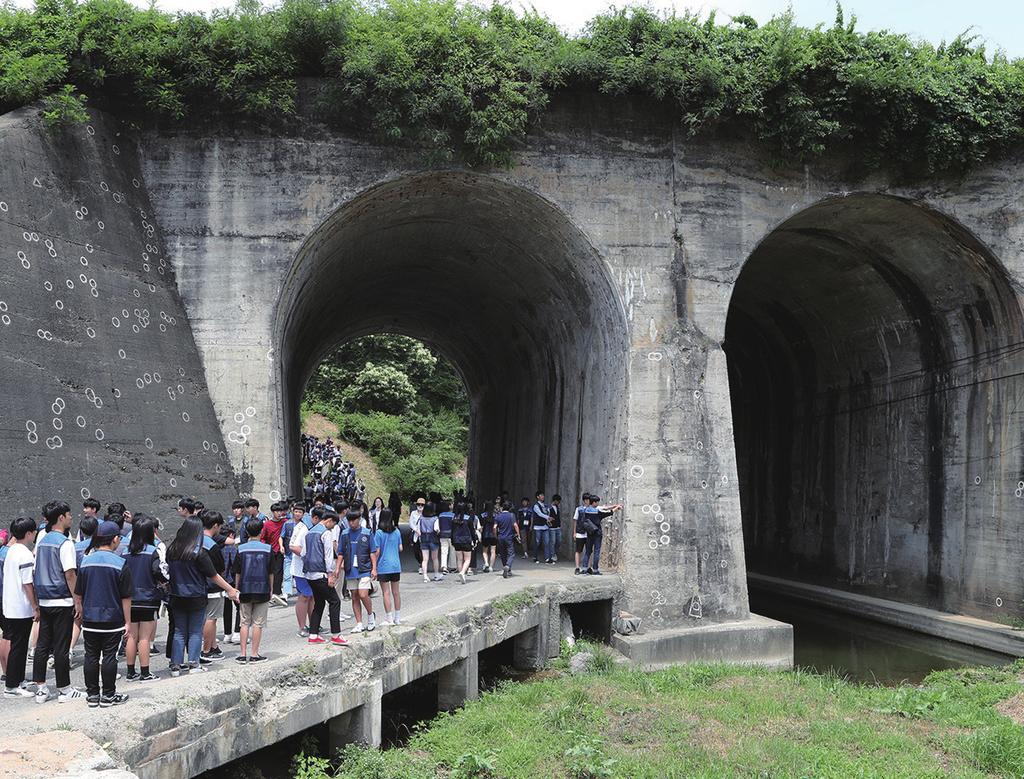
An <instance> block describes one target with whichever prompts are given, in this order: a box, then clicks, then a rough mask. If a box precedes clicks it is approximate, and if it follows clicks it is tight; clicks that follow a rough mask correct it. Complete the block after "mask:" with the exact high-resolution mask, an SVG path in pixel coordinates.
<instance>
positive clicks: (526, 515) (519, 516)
mask: <svg viewBox="0 0 1024 779" xmlns="http://www.w3.org/2000/svg"><path fill="white" fill-rule="evenodd" d="M516 524H517V525H518V526H519V546H520V548H521V549H522V551H523V559H524V560H525V559H526V558H527V556H528V555H529V552H530V545H531V543H532V542H533V534H532V533H531V532H530V528H531V527H533V509H532V508H530V499H529V498H520V500H519V510H518V511H516Z"/></svg>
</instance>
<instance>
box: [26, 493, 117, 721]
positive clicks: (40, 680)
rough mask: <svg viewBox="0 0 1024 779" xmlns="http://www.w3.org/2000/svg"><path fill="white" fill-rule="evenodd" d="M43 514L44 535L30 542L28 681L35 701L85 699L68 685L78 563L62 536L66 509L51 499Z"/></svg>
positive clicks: (72, 547) (67, 527) (68, 519)
mask: <svg viewBox="0 0 1024 779" xmlns="http://www.w3.org/2000/svg"><path fill="white" fill-rule="evenodd" d="M43 516H44V517H45V518H46V535H44V536H43V537H42V539H40V541H39V543H37V544H36V550H35V558H36V563H35V569H34V571H33V581H32V583H33V585H34V586H35V592H36V596H37V597H38V599H39V637H38V638H37V639H36V650H35V655H34V656H33V658H32V681H33V682H34V683H35V684H36V703H47V702H48V701H52V700H57V702H58V703H67V702H69V701H72V700H75V699H77V698H84V697H85V693H84V692H82V691H81V690H79V689H78V688H76V687H72V686H71V634H72V629H73V626H74V623H75V621H76V620H77V619H78V617H79V612H78V611H77V609H76V606H75V599H74V595H73V594H72V593H74V591H75V579H76V577H77V568H78V559H77V555H76V554H75V544H74V542H72V540H71V539H70V538H69V537H68V534H69V533H70V532H71V507H70V506H69V505H68V504H67V503H64V502H63V501H51V502H49V503H47V504H46V505H45V506H43ZM118 541H120V536H118ZM51 654H52V655H53V671H54V674H55V676H56V687H57V689H56V690H50V688H49V687H48V686H47V684H46V665H47V660H49V657H50V655H51Z"/></svg>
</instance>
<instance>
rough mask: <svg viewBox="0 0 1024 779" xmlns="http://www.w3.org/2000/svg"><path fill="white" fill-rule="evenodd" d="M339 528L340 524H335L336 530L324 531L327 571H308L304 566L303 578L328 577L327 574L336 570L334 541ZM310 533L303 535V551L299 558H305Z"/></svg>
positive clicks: (325, 565) (325, 566)
mask: <svg viewBox="0 0 1024 779" xmlns="http://www.w3.org/2000/svg"><path fill="white" fill-rule="evenodd" d="M314 527H315V525H314ZM337 530H338V526H337V525H335V526H334V530H328V531H326V532H324V534H323V538H322V539H321V540H322V541H323V546H324V568H325V569H326V573H320V572H319V571H315V572H311V573H307V572H306V570H305V568H303V571H302V578H304V579H308V580H310V581H312V580H314V579H326V578H327V574H329V573H331V572H332V571H333V570H334V544H335V542H334V540H333V539H334V533H335V532H336V531H337ZM308 535H309V533H308V532H307V533H304V534H303V536H302V543H301V547H302V551H301V552H300V553H299V559H300V560H302V559H304V558H305V557H306V537H307V536H308Z"/></svg>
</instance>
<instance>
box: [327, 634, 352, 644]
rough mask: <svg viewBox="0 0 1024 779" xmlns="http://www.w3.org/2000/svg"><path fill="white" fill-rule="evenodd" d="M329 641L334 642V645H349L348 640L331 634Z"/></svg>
mask: <svg viewBox="0 0 1024 779" xmlns="http://www.w3.org/2000/svg"><path fill="white" fill-rule="evenodd" d="M331 643H332V644H334V645H335V646H348V645H349V644H348V641H346V640H345V639H344V638H342V637H341V636H331Z"/></svg>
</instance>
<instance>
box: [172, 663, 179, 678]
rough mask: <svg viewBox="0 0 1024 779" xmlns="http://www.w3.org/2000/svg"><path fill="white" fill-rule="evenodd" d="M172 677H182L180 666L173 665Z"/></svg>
mask: <svg viewBox="0 0 1024 779" xmlns="http://www.w3.org/2000/svg"><path fill="white" fill-rule="evenodd" d="M171 676H173V677H175V678H177V677H179V676H181V666H180V665H172V666H171Z"/></svg>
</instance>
